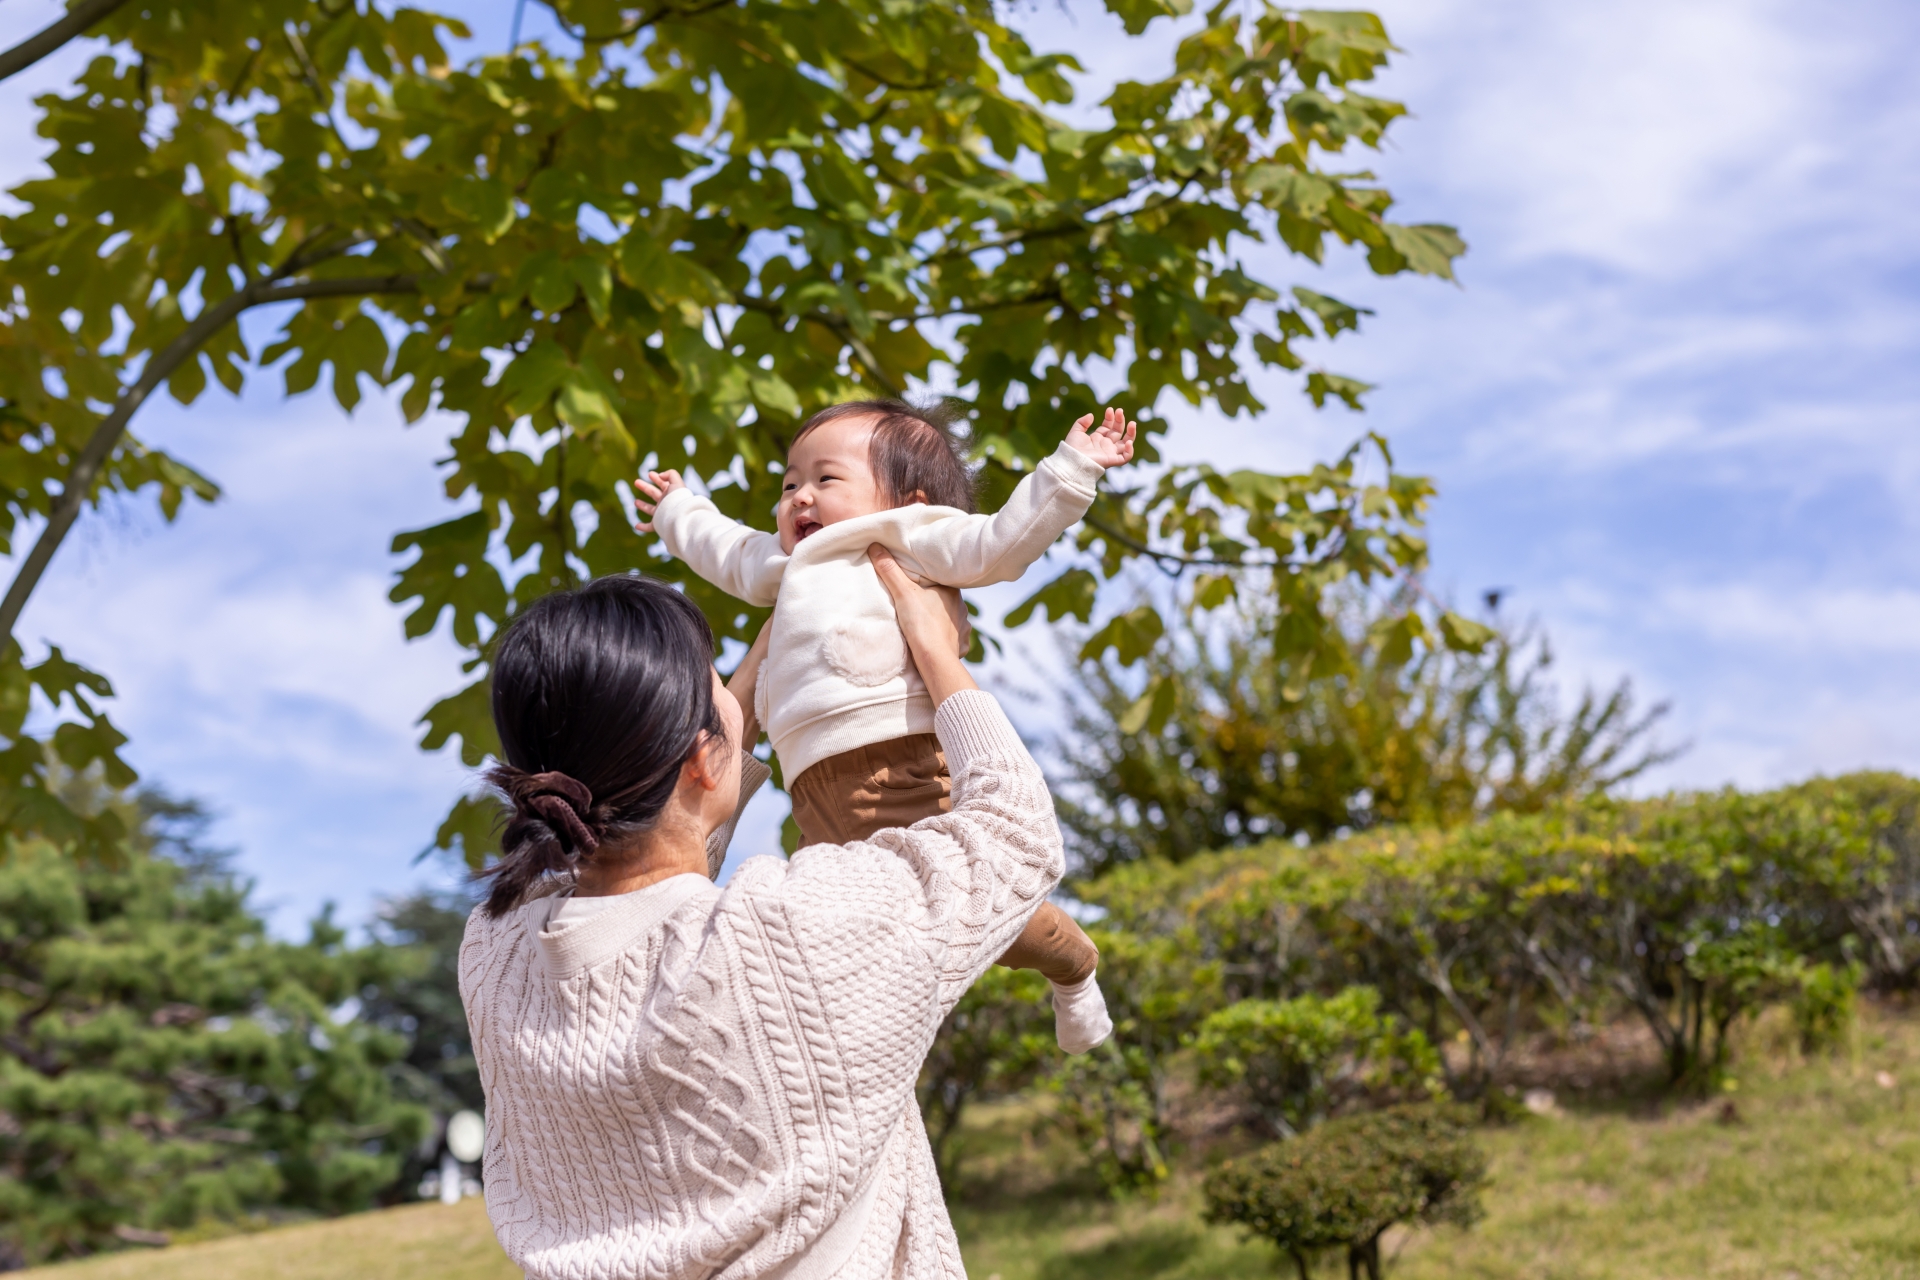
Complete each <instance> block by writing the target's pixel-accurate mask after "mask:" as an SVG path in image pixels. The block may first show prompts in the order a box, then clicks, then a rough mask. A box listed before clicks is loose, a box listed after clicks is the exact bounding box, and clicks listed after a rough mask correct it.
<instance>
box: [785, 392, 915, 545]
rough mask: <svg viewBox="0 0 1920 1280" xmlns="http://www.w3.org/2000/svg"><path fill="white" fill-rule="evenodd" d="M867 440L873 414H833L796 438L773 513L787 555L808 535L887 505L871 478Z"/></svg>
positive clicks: (871, 434)
mask: <svg viewBox="0 0 1920 1280" xmlns="http://www.w3.org/2000/svg"><path fill="white" fill-rule="evenodd" d="M872 441H873V419H872V418H837V419H835V420H834V421H832V422H828V423H823V424H821V425H820V426H817V427H815V428H814V429H813V430H811V431H809V432H807V434H806V435H804V436H802V437H800V442H799V443H798V444H796V445H794V446H793V451H792V452H791V453H789V454H788V455H787V471H786V475H785V476H784V477H782V479H784V481H785V482H786V483H785V488H784V490H783V491H782V493H781V495H780V507H779V510H778V511H777V512H776V520H777V521H778V523H779V527H780V549H781V550H782V551H784V552H786V553H787V554H788V555H792V554H793V549H794V548H795V547H797V546H799V545H800V543H801V542H802V541H804V540H805V539H806V537H807V535H809V534H811V533H814V532H816V531H818V530H820V529H824V528H826V526H828V525H830V524H837V523H839V522H840V521H842V520H851V519H853V518H854V517H855V516H864V515H871V514H872V513H874V512H875V511H884V510H886V509H887V507H888V506H889V505H891V504H889V503H888V502H887V501H886V499H885V497H884V496H883V495H882V494H881V492H880V484H879V482H878V481H876V480H875V479H874V476H873V466H872V464H871V462H870V461H869V458H868V448H869V446H870V445H871V443H872Z"/></svg>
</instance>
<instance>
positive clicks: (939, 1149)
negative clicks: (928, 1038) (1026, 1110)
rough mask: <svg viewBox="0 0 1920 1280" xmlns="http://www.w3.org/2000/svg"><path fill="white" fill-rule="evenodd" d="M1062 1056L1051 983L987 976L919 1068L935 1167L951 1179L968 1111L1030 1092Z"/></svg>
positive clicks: (1035, 977)
mask: <svg viewBox="0 0 1920 1280" xmlns="http://www.w3.org/2000/svg"><path fill="white" fill-rule="evenodd" d="M1056 1052H1057V1050H1056V1049H1055V1047H1054V1038H1053V1009H1052V1006H1051V1005H1050V1004H1049V1003H1048V1001H1047V980H1046V979H1045V978H1043V977H1041V976H1040V975H1039V974H1038V973H1035V972H1033V971H1032V970H1030V969H1003V968H1001V967H1000V966H998V965H995V966H994V967H993V968H991V969H988V970H987V971H986V972H985V973H984V974H982V975H981V976H980V980H979V981H978V982H975V983H974V984H973V986H971V987H969V988H968V989H967V994H966V995H964V996H962V997H960V1003H959V1004H957V1005H955V1006H954V1008H953V1012H952V1013H950V1014H948V1015H947V1020H946V1021H945V1022H944V1023H942V1024H941V1026H940V1032H939V1034H938V1035H937V1036H935V1037H934V1041H933V1048H932V1049H931V1050H929V1051H928V1053H927V1057H926V1061H925V1062H923V1063H922V1064H921V1066H920V1083H919V1094H920V1115H921V1118H922V1119H923V1120H925V1122H926V1126H927V1137H928V1138H929V1139H930V1140H931V1141H932V1143H933V1158H934V1163H935V1164H936V1165H938V1166H939V1168H940V1171H941V1173H942V1174H943V1175H948V1176H949V1177H950V1175H951V1174H952V1171H953V1167H954V1164H955V1161H956V1160H957V1159H958V1152H957V1151H956V1150H955V1147H954V1142H955V1137H956V1135H957V1133H958V1131H959V1126H960V1117H961V1116H962V1114H964V1113H965V1111H966V1107H967V1104H968V1103H970V1102H973V1101H975V1100H977V1099H980V1098H984V1097H992V1096H994V1095H996V1094H1007V1093H1014V1092H1017V1091H1019V1090H1021V1089H1024V1088H1026V1087H1028V1086H1029V1085H1031V1084H1032V1083H1033V1082H1034V1081H1035V1080H1036V1079H1037V1078H1038V1077H1039V1075H1040V1073H1041V1071H1042V1070H1043V1069H1044V1068H1045V1066H1046V1065H1048V1063H1049V1060H1050V1059H1051V1058H1052V1056H1053V1055H1054V1054H1055V1053H1056Z"/></svg>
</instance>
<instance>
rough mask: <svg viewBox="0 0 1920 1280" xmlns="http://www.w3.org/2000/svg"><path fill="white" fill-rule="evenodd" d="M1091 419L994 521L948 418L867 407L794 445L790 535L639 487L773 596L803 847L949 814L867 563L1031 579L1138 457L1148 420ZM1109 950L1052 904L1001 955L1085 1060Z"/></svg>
mask: <svg viewBox="0 0 1920 1280" xmlns="http://www.w3.org/2000/svg"><path fill="white" fill-rule="evenodd" d="M1092 423H1093V418H1092V416H1091V415H1089V416H1087V417H1084V418H1082V419H1080V420H1079V421H1078V422H1076V423H1074V424H1073V428H1072V429H1071V430H1070V431H1068V433H1067V438H1066V441H1065V442H1064V443H1063V444H1062V445H1061V446H1060V447H1059V448H1058V449H1056V450H1055V451H1054V452H1053V454H1052V456H1050V457H1048V458H1047V459H1046V460H1045V461H1043V462H1042V463H1041V464H1040V465H1039V467H1037V468H1036V469H1035V470H1034V472H1033V473H1032V474H1031V475H1029V476H1027V477H1025V478H1024V479H1022V480H1021V482H1020V484H1019V485H1018V486H1017V487H1016V488H1015V489H1014V491H1013V494H1012V496H1011V497H1009V498H1008V499H1007V503H1006V505H1005V506H1004V507H1002V508H1001V509H1000V511H999V512H998V513H996V514H994V515H991V516H987V515H980V514H977V513H975V512H974V510H973V479H972V477H971V476H970V475H969V474H968V472H967V469H966V467H965V465H964V464H963V463H962V462H961V460H960V457H959V454H958V452H957V451H956V449H955V447H954V444H953V439H952V437H951V435H950V434H949V433H948V432H947V430H946V428H945V427H944V426H943V425H942V423H940V422H939V421H938V420H937V419H935V418H934V417H932V416H931V415H929V414H927V413H925V412H922V411H921V410H918V409H915V408H912V407H911V406H909V405H906V404H902V403H900V402H898V401H893V400H862V401H855V402H853V403H850V404H841V405H835V406H833V407H832V408H828V409H823V410H821V411H820V412H819V413H817V414H815V415H814V416H813V417H812V418H810V419H808V420H807V422H806V424H805V425H804V426H802V427H801V428H800V432H799V434H798V435H797V436H795V437H794V440H793V445H792V447H791V449H790V450H789V451H788V455H787V469H786V471H785V473H784V477H783V478H784V480H785V485H784V491H783V492H782V494H781V498H780V505H779V508H778V511H777V513H776V524H777V525H778V529H779V532H778V533H777V534H767V533H761V532H758V531H756V530H753V529H749V528H747V527H746V526H744V525H742V524H739V523H738V522H736V521H734V520H730V519H728V518H727V517H726V516H724V515H722V514H721V513H720V511H719V510H718V508H716V507H715V506H714V505H713V503H711V502H709V501H708V500H707V499H705V498H702V497H700V496H699V495H697V494H695V493H694V492H693V491H692V490H691V489H689V488H688V487H687V486H686V483H685V481H683V480H682V479H681V478H680V474H679V473H678V472H675V471H657V472H648V473H647V474H646V475H645V476H644V477H642V478H641V479H640V480H639V481H637V482H636V486H635V487H636V488H637V489H638V490H639V492H640V493H641V494H644V495H645V498H646V499H647V500H645V501H639V502H637V503H636V505H637V506H638V507H639V508H640V510H641V511H642V512H643V513H645V514H647V515H650V516H651V517H652V521H651V523H642V524H641V525H640V526H639V528H640V529H641V530H642V531H643V532H657V533H658V534H659V535H660V540H661V541H662V542H663V543H664V544H665V545H666V548H667V550H668V551H669V552H671V553H672V554H673V555H674V556H676V557H678V558H679V559H680V560H682V561H684V562H685V563H686V564H687V566H688V567H689V568H691V569H692V570H693V571H694V572H695V573H698V574H699V575H700V576H701V577H702V578H705V579H706V580H707V581H708V582H711V583H712V584H713V585H714V586H716V587H719V588H720V589H721V590H722V591H725V592H727V593H728V594H729V595H732V596H736V597H738V598H740V599H742V600H745V601H746V602H747V603H749V604H755V605H773V606H774V611H773V616H772V617H771V618H770V619H769V620H768V622H767V626H766V631H767V636H766V641H767V647H766V656H765V658H764V659H763V661H762V664H761V667H760V673H759V679H758V680H757V681H756V683H755V686H754V709H755V711H756V712H757V713H758V719H759V721H760V723H761V724H763V725H765V726H766V729H767V735H768V737H769V738H771V739H772V741H773V749H774V751H775V752H776V753H778V755H779V757H780V765H781V769H782V770H783V772H784V775H785V778H786V781H787V789H788V792H789V794H790V795H791V796H792V798H793V816H794V821H795V822H796V823H797V824H798V825H799V827H800V836H801V840H802V842H803V843H804V844H846V843H850V842H852V841H855V840H864V839H866V838H868V837H869V836H871V835H873V834H874V832H876V831H880V830H883V829H885V828H887V827H904V826H911V825H912V824H913V823H915V822H917V821H919V820H920V819H922V818H928V817H932V816H933V815H935V814H938V813H944V812H946V811H947V810H948V809H950V808H951V805H952V799H951V790H952V781H951V779H950V778H949V777H948V774H947V763H946V757H945V754H944V753H943V752H942V751H941V749H940V744H939V740H938V739H937V738H935V737H934V733H933V702H932V700H931V699H930V698H928V696H927V691H926V686H925V685H924V684H923V683H922V682H921V680H920V677H919V675H918V673H916V672H915V671H914V669H913V663H912V661H911V660H910V659H909V657H908V654H907V647H906V641H905V640H904V639H903V638H902V637H901V635H900V628H899V624H898V623H897V622H896V621H895V620H894V616H893V602H892V599H891V598H890V597H889V596H888V595H887V591H886V588H885V587H883V586H881V584H880V579H879V575H878V574H877V573H875V571H874V568H873V564H872V562H871V561H870V560H869V559H868V553H867V549H868V548H869V547H870V546H872V545H873V544H875V543H878V544H880V545H881V546H883V547H885V548H887V549H888V550H889V551H891V552H892V553H893V555H894V557H895V558H896V559H897V560H898V561H899V562H900V565H901V567H902V568H904V569H905V570H906V571H907V572H908V573H909V574H910V575H912V576H914V577H915V578H917V579H918V580H920V581H921V582H934V583H939V584H941V585H943V586H950V587H981V586H986V585H988V584H989V583H994V582H1010V581H1012V580H1013V579H1015V578H1018V577H1019V576H1020V575H1021V574H1022V573H1024V572H1025V571H1026V569H1027V566H1029V565H1031V564H1032V563H1033V562H1034V561H1035V560H1037V559H1039V558H1040V556H1041V555H1042V554H1044V553H1045V551H1046V550H1047V548H1048V547H1050V546H1052V545H1053V543H1054V541H1055V540H1056V539H1058V538H1059V537H1060V535H1061V534H1063V533H1065V532H1066V531H1067V529H1069V528H1070V527H1072V526H1073V525H1074V524H1075V523H1077V522H1078V521H1079V520H1080V518H1081V517H1082V516H1084V515H1085V514H1086V512H1087V508H1088V506H1089V505H1091V504H1092V502H1093V498H1094V492H1095V488H1096V486H1097V485H1098V484H1099V481H1100V477H1101V475H1102V474H1103V473H1104V472H1105V471H1106V470H1107V469H1108V468H1109V467H1117V466H1121V465H1123V464H1125V463H1127V462H1130V461H1132V459H1133V442H1134V435H1135V432H1136V430H1137V425H1136V424H1134V423H1131V422H1128V421H1127V419H1126V415H1125V414H1123V413H1121V412H1119V411H1118V410H1114V409H1109V410H1107V412H1106V415H1105V419H1104V420H1103V421H1102V422H1101V424H1100V426H1099V427H1098V428H1096V429H1094V430H1091V431H1089V430H1088V428H1089V427H1090V426H1091V425H1092ZM1098 959H1099V954H1098V952H1096V951H1095V950H1094V946H1093V943H1092V942H1091V941H1090V940H1089V939H1088V938H1087V935H1086V933H1085V932H1084V931H1083V930H1082V929H1081V928H1080V926H1079V925H1077V924H1075V923H1074V922H1073V920H1072V919H1071V918H1069V917H1068V916H1067V915H1066V913H1065V912H1063V911H1061V910H1060V908H1058V907H1057V906H1055V905H1053V904H1052V903H1050V902H1049V903H1045V904H1043V905H1042V906H1041V908H1040V910H1039V911H1037V912H1036V913H1035V914H1034V917H1033V919H1032V920H1031V921H1030V922H1029V923H1028V925H1027V928H1026V930H1025V931H1024V932H1023V933H1022V934H1021V935H1020V937H1019V939H1018V940H1017V941H1016V942H1015V943H1014V945H1013V946H1012V947H1011V948H1010V949H1009V950H1008V951H1007V953H1006V955H1004V956H1002V957H1001V959H1000V963H1001V964H1004V965H1007V966H1008V967H1010V968H1015V969H1037V970H1039V971H1040V972H1041V973H1042V974H1043V975H1044V976H1045V977H1046V978H1047V980H1048V981H1049V982H1050V983H1052V985H1053V1006H1054V1026H1055V1036H1056V1038H1057V1039H1058V1040H1059V1042H1060V1047H1061V1048H1063V1049H1065V1050H1066V1051H1067V1052H1069V1053H1085V1052H1087V1051H1088V1050H1090V1049H1092V1048H1093V1047H1094V1046H1096V1045H1098V1044H1099V1043H1100V1042H1101V1041H1103V1040H1105V1039H1106V1037H1107V1035H1108V1034H1109V1033H1110V1032H1111V1031H1112V1029H1113V1023H1112V1022H1111V1020H1110V1019H1109V1018H1108V1016H1107V1009H1106V1002H1105V1000H1104V999H1103V998H1102V997H1101V995H1100V988H1099V984H1098V982H1097V981H1096V979H1095V977H1094V967H1095V964H1096V962H1097V961H1098Z"/></svg>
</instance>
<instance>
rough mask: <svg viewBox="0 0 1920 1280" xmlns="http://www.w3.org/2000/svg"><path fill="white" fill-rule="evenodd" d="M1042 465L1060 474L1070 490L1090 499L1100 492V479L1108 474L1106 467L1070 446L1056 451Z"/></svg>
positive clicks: (1063, 445)
mask: <svg viewBox="0 0 1920 1280" xmlns="http://www.w3.org/2000/svg"><path fill="white" fill-rule="evenodd" d="M1040 465H1041V466H1044V467H1049V468H1051V469H1052V470H1054V471H1055V472H1057V473H1059V476H1060V479H1061V480H1062V481H1064V482H1065V483H1066V484H1067V486H1068V487H1069V488H1072V489H1075V490H1077V491H1079V492H1081V493H1083V494H1085V495H1087V496H1088V497H1091V496H1092V495H1093V494H1095V493H1096V492H1098V491H1099V489H1100V477H1101V476H1103V475H1105V474H1107V469H1106V468H1105V467H1103V466H1101V465H1100V464H1099V463H1097V462H1095V461H1094V460H1093V459H1092V458H1089V457H1088V456H1087V455H1086V454H1084V453H1081V452H1080V451H1079V450H1078V449H1075V448H1074V447H1073V446H1071V445H1068V444H1062V445H1061V446H1060V447H1059V448H1058V449H1055V450H1054V451H1053V453H1052V454H1050V455H1049V456H1048V457H1047V458H1046V460H1045V461H1044V462H1042V463H1041V464H1040Z"/></svg>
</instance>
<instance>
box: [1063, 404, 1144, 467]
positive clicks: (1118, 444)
mask: <svg viewBox="0 0 1920 1280" xmlns="http://www.w3.org/2000/svg"><path fill="white" fill-rule="evenodd" d="M1092 423H1093V415H1092V414H1088V415H1087V416H1086V417H1084V418H1082V419H1080V421H1078V422H1076V423H1074V424H1073V426H1072V428H1071V429H1069V430H1068V432H1067V447H1068V448H1069V449H1072V450H1073V451H1074V452H1075V453H1078V454H1083V455H1084V456H1086V457H1089V458H1091V459H1093V460H1094V461H1095V462H1097V463H1099V464H1100V465H1101V466H1103V467H1106V468H1108V469H1112V468H1114V467H1124V466H1125V465H1126V464H1127V463H1129V462H1132V461H1133V436H1134V433H1135V432H1136V431H1138V430H1139V429H1140V424H1139V423H1137V422H1128V421H1127V415H1126V414H1124V413H1122V412H1121V411H1120V410H1118V409H1109V410H1107V412H1106V416H1105V418H1103V419H1102V420H1101V423H1100V425H1099V426H1098V427H1096V428H1095V429H1094V430H1092V431H1089V430H1087V428H1088V427H1089V426H1091V425H1092Z"/></svg>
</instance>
